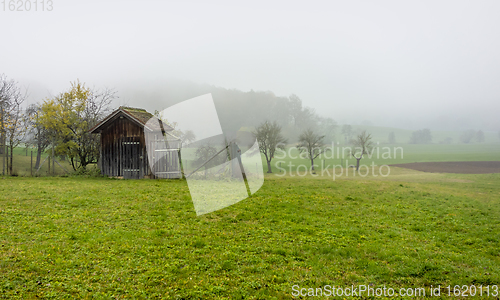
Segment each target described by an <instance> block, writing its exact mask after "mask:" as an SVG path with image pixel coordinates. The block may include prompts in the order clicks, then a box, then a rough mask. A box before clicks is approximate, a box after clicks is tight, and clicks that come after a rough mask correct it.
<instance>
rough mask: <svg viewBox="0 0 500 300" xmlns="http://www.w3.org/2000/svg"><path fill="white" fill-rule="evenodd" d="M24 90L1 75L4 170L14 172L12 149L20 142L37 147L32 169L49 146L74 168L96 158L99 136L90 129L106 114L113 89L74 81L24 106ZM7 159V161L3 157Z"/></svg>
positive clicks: (0, 132)
mask: <svg viewBox="0 0 500 300" xmlns="http://www.w3.org/2000/svg"><path fill="white" fill-rule="evenodd" d="M26 96H27V92H26V90H23V89H22V88H21V87H20V86H19V84H18V83H17V82H15V81H14V80H11V79H8V78H7V76H5V75H0V114H1V115H0V144H1V147H0V153H1V154H3V155H2V157H3V159H4V163H3V166H4V170H3V171H2V172H3V174H5V171H6V170H5V166H8V168H7V172H8V173H10V174H12V173H13V152H14V151H13V150H14V148H15V147H17V146H18V145H19V144H20V143H22V142H24V143H25V144H26V145H27V146H28V145H32V146H36V148H37V155H36V163H35V168H38V167H39V166H40V162H41V156H42V153H43V152H44V151H46V150H47V149H48V148H49V147H51V148H52V149H51V150H52V155H53V156H58V157H63V158H68V159H69V161H70V163H71V166H72V167H73V169H74V170H77V169H78V168H84V169H85V168H86V166H87V165H89V164H92V163H96V162H97V160H98V158H99V140H98V137H96V136H95V135H93V134H91V133H90V132H89V130H90V129H91V128H92V127H93V126H94V125H95V124H97V122H98V120H99V119H100V118H102V117H103V116H104V115H105V114H106V113H108V111H109V108H110V104H111V101H112V100H113V99H114V98H115V92H114V91H113V90H110V89H104V90H96V89H91V88H88V87H86V86H85V84H83V83H80V82H79V81H76V82H74V83H71V87H70V89H69V90H68V91H66V92H63V93H60V94H59V95H57V96H55V97H53V98H49V99H45V100H43V101H42V102H40V103H35V104H31V105H29V106H28V107H27V108H26V109H23V107H22V104H23V103H24V101H25V100H26ZM7 153H8V158H9V160H10V161H8V162H7V163H6V158H7Z"/></svg>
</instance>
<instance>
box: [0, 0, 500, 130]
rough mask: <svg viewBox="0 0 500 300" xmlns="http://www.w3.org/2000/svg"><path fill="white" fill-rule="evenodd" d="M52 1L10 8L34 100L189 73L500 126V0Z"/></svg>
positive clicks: (390, 115)
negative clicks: (78, 85)
mask: <svg viewBox="0 0 500 300" xmlns="http://www.w3.org/2000/svg"><path fill="white" fill-rule="evenodd" d="M6 2H7V1H6ZM24 2H27V1H26V0H24ZM31 2H33V1H31ZM243 2H244V3H243ZM6 5H7V4H6ZM45 6H46V7H45V9H47V8H48V7H47V0H45ZM52 7H53V10H52V11H40V10H41V6H40V4H39V5H38V10H39V11H37V12H35V11H34V7H33V6H32V7H31V11H30V12H19V11H9V8H8V6H6V7H5V8H4V7H1V9H2V11H1V12H0V28H2V39H1V47H0V73H5V74H6V75H7V76H8V77H10V78H14V79H16V80H18V81H20V82H21V83H22V84H25V85H28V84H29V86H30V89H31V90H32V99H30V101H34V100H36V99H34V98H40V97H42V95H43V94H47V93H52V94H57V93H59V92H62V91H64V90H66V89H68V88H69V82H70V81H74V80H76V79H77V78H79V79H80V80H81V81H83V82H86V83H87V84H89V85H91V86H96V87H102V86H108V87H116V88H117V89H118V92H120V87H123V85H124V83H125V82H126V83H128V84H130V83H131V82H137V84H138V85H139V87H140V84H141V83H145V82H149V81H155V82H162V81H166V80H168V79H169V78H178V79H185V80H190V81H193V82H199V83H208V84H212V85H216V86H221V87H225V88H237V89H241V90H243V91H248V90H250V89H253V90H270V91H273V92H274V93H275V94H277V95H282V96H288V95H290V94H292V93H294V94H297V95H298V96H299V97H300V98H301V99H302V100H303V101H304V103H305V104H306V105H308V106H311V107H313V108H315V109H316V110H317V111H318V112H319V113H320V114H322V115H325V116H330V117H333V118H334V119H336V120H337V121H339V122H341V123H344V122H349V123H356V122H361V121H363V120H367V121H371V122H372V123H373V124H375V125H383V126H384V125H385V126H397V125H398V124H404V125H405V126H406V125H408V124H413V125H412V126H414V127H428V126H437V125H435V124H436V122H437V120H448V121H447V122H451V123H456V122H461V123H467V124H468V125H467V126H471V127H476V128H483V129H492V130H493V129H495V130H498V129H500V123H499V121H498V120H497V119H500V118H498V117H497V116H498V112H499V108H500V1H496V0H495V1H456V0H455V1H420V0H419V1H323V2H311V1H301V2H298V1H297V2H294V3H291V2H290V1H281V2H279V1H261V2H260V1H226V2H218V1H123V0H121V1H88V0H85V1H83V0H65V1H61V0H53V1H52ZM4 9H5V10H6V11H4ZM25 9H26V7H25ZM120 96H122V97H127V95H120ZM128 102H129V104H131V105H135V106H139V107H140V106H141V99H130V101H128ZM164 108H165V107H162V105H161V104H159V107H158V110H161V109H164ZM433 124H434V125H433Z"/></svg>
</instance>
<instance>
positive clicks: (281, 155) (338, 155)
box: [274, 143, 404, 180]
mask: <svg viewBox="0 0 500 300" xmlns="http://www.w3.org/2000/svg"><path fill="white" fill-rule="evenodd" d="M362 151H363V150H362V149H361V148H359V147H350V146H342V147H340V146H337V147H336V146H335V144H334V143H332V145H331V147H328V148H321V149H320V148H316V149H313V152H312V153H320V154H318V155H317V156H315V158H314V162H320V164H317V163H313V164H312V165H311V164H299V165H297V164H294V163H293V162H292V161H290V160H285V158H288V159H292V160H294V159H304V160H305V161H308V162H309V161H310V160H311V159H310V154H308V153H306V152H305V151H302V152H301V151H299V149H298V148H297V147H290V148H288V149H287V150H282V149H277V150H276V152H277V153H276V154H275V156H274V158H277V160H275V162H274V164H275V167H276V168H277V169H278V172H277V173H276V174H275V176H278V177H281V176H285V175H289V176H291V177H294V176H298V177H303V176H307V175H310V176H313V177H317V176H322V177H323V176H328V177H332V179H333V180H335V179H336V177H340V176H345V177H349V176H359V177H367V176H373V177H378V176H381V177H387V176H389V175H390V172H391V169H390V166H388V165H386V164H383V165H377V164H375V162H373V161H371V164H368V165H367V164H363V163H360V161H363V159H365V160H366V159H367V160H370V159H377V160H389V159H392V160H393V159H403V156H404V151H403V147H393V148H391V147H380V145H379V143H377V147H373V148H372V149H370V150H369V151H366V152H365V153H363V152H362ZM332 159H333V160H334V161H336V162H335V163H331V160H332ZM325 161H326V163H325ZM351 162H352V163H353V164H351ZM319 167H320V168H319ZM318 168H319V169H320V170H319V172H317V171H318ZM330 171H331V172H330Z"/></svg>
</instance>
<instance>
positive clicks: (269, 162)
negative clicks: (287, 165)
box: [267, 160, 273, 173]
mask: <svg viewBox="0 0 500 300" xmlns="http://www.w3.org/2000/svg"><path fill="white" fill-rule="evenodd" d="M272 172H273V171H271V161H270V160H268V161H267V173H272Z"/></svg>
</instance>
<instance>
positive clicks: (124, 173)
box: [90, 106, 181, 179]
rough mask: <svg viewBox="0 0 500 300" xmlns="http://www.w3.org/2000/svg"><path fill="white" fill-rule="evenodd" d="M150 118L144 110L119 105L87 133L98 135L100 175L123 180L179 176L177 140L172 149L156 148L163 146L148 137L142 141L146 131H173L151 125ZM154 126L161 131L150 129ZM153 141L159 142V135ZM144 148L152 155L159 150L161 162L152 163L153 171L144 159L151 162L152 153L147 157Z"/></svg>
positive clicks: (162, 124) (158, 121)
mask: <svg viewBox="0 0 500 300" xmlns="http://www.w3.org/2000/svg"><path fill="white" fill-rule="evenodd" d="M151 118H155V117H154V116H153V115H152V114H151V113H149V112H147V111H146V110H144V109H140V108H132V107H125V106H121V107H120V108H118V109H117V110H115V111H114V112H112V113H111V114H110V115H108V116H107V117H106V118H104V119H103V120H102V121H101V122H99V123H98V124H97V125H96V126H94V128H92V129H91V130H90V132H91V133H93V134H100V135H101V148H100V160H99V167H100V169H101V173H102V174H103V175H107V176H111V177H123V178H125V179H140V178H155V177H160V178H179V177H180V175H181V171H180V163H179V158H178V150H179V149H178V148H179V147H180V141H178V143H177V145H176V146H175V147H174V148H172V149H165V146H160V147H158V145H165V143H155V142H154V141H153V142H151V138H146V136H147V135H148V133H149V132H151V133H158V132H161V133H162V134H165V133H168V132H171V131H172V130H173V129H172V128H171V127H170V126H168V125H167V124H164V123H163V122H161V121H160V120H158V119H156V120H157V121H155V122H151V121H150V120H151ZM148 121H150V122H149V123H148ZM155 123H156V124H159V126H160V127H161V131H159V130H158V128H150V127H151V124H155ZM171 136H173V135H171ZM155 137H156V135H155ZM156 139H157V140H158V141H160V140H161V141H163V136H160V137H156ZM147 141H149V143H152V144H151V145H150V147H146V143H147ZM153 144H154V145H153ZM156 144H158V145H156ZM148 148H149V149H154V150H151V151H155V152H156V151H162V152H161V153H162V156H161V159H156V160H155V161H156V162H155V163H154V166H153V168H151V166H150V163H149V159H148V157H149V158H150V159H153V160H154V158H155V154H154V153H151V154H150V155H148V153H147V150H148ZM165 153H167V154H168V155H165ZM155 171H156V172H155Z"/></svg>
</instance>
